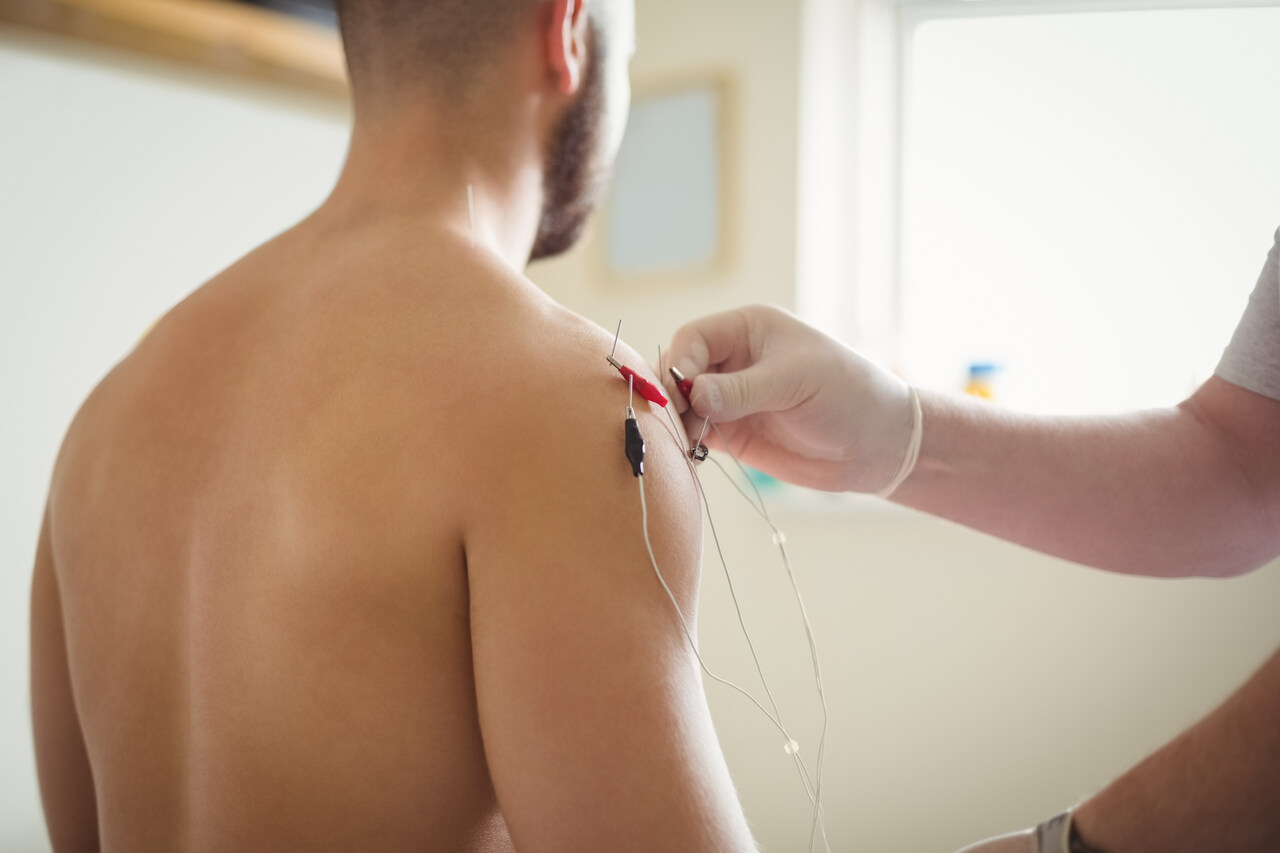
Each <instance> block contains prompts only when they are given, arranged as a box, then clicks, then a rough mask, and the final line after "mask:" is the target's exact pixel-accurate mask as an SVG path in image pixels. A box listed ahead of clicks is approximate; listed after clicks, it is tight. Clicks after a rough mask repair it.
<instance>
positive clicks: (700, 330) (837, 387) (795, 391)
mask: <svg viewBox="0 0 1280 853" xmlns="http://www.w3.org/2000/svg"><path fill="white" fill-rule="evenodd" d="M664 360H665V362H666V363H665V364H663V365H662V366H661V367H662V378H663V382H664V383H665V384H666V386H667V390H668V393H669V396H670V397H671V399H672V400H673V401H674V402H675V405H676V407H677V408H676V411H678V412H680V413H681V414H683V415H684V419H685V427H686V429H687V430H688V431H689V433H690V437H691V440H693V439H696V438H697V437H698V434H699V432H700V431H701V429H702V424H703V419H704V418H705V417H707V416H708V415H709V416H710V417H711V420H712V422H713V423H715V424H717V425H718V426H719V427H720V431H721V433H722V434H723V435H724V438H725V440H726V441H727V442H728V443H729V445H730V448H731V449H732V450H733V452H734V453H735V454H737V455H738V457H739V458H741V459H742V461H744V462H746V463H747V464H749V465H752V466H754V467H756V468H759V469H760V470H761V471H764V472H766V473H768V474H771V475H772V476H774V477H777V478H779V479H782V480H787V481H789V482H792V483H796V484H799V485H802V486H809V487H812V488H816V489H825V490H827V491H854V492H878V491H880V490H882V489H884V488H885V487H886V486H887V485H889V484H890V483H891V482H892V481H893V480H894V478H895V475H897V473H898V471H899V469H900V468H901V467H902V464H903V459H904V457H905V455H906V452H907V448H908V445H909V444H910V442H911V433H912V419H913V412H912V403H911V398H910V392H909V389H908V387H907V384H906V383H905V382H903V381H902V380H901V379H899V378H898V377H896V376H894V375H893V374H891V373H889V372H888V371H886V370H883V369H881V368H879V367H877V366H876V365H874V364H872V363H871V362H869V361H867V360H866V359H865V358H863V357H862V356H860V355H858V354H857V353H855V352H854V351H853V350H851V349H849V348H848V347H846V346H845V345H844V344H842V343H840V342H839V341H837V340H835V339H833V338H830V337H828V336H827V335H825V334H823V333H822V332H819V331H818V330H817V329H815V328H813V327H812V326H809V325H807V324H805V323H802V322H801V321H800V320H798V319H797V318H796V317H794V316H792V315H791V314H788V313H787V312H786V311H783V310H781V309H779V308H771V307H766V306H762V305H755V306H750V307H747V308H740V309H737V310H735V311H728V312H725V313H723V314H714V315H712V316H710V317H704V318H702V319H701V320H695V321H694V322H692V323H689V324H688V325H686V326H684V327H682V328H681V329H680V330H679V331H677V332H676V334H675V337H674V338H673V339H672V342H671V346H670V348H669V349H668V350H667V355H665V356H664ZM671 366H675V367H676V368H677V369H678V370H679V371H680V372H681V373H683V374H684V376H685V378H686V379H690V380H692V381H693V393H692V395H691V399H692V402H693V408H692V413H691V412H689V411H688V408H689V407H688V404H687V403H686V402H685V400H684V397H683V395H681V394H680V393H679V391H678V390H677V388H676V385H675V382H674V380H673V379H672V377H671V374H670V373H669V372H668V371H667V369H666V368H668V367H671ZM704 443H706V444H707V445H708V446H711V447H715V446H717V445H718V442H716V441H715V436H714V433H710V432H709V433H708V438H707V439H704Z"/></svg>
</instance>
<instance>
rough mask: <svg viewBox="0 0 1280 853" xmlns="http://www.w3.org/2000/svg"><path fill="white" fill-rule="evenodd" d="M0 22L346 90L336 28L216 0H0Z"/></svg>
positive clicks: (322, 89) (314, 87)
mask: <svg viewBox="0 0 1280 853" xmlns="http://www.w3.org/2000/svg"><path fill="white" fill-rule="evenodd" d="M0 22H7V23H12V24H17V25H20V26H25V27H32V28H35V29H39V30H44V31H47V32H56V33H60V34H63V35H68V36H72V37H75V38H82V39H87V40H89V41H94V42H97V43H100V44H110V45H114V46H116V47H122V48H125V49H128V50H135V51H138V52H141V53H146V54H150V55H153V56H162V57H166V58H169V59H175V60H178V61H181V62H188V63H193V64H196V65H200V66H203V67H207V68H216V69H219V70H223V71H227V72H230V73H234V74H238V75H242V76H248V77H252V78H255V79H259V80H269V81H273V82H276V83H282V84H286V85H292V86H299V87H301V88H304V89H308V90H311V91H314V92H319V93H323V94H326V95H331V96H334V97H337V98H346V97H347V96H348V90H347V77H346V64H345V62H344V59H343V56H342V44H341V41H340V39H339V38H338V34H337V32H336V31H334V30H332V29H330V28H328V27H324V26H321V25H318V24H314V23H311V22H309V21H303V20H299V19H296V18H291V17H289V16H287V15H283V14H280V13H278V12H272V11H269V10H266V9H260V8H256V7H253V6H245V5H241V4H236V3H224V2H218V0H0Z"/></svg>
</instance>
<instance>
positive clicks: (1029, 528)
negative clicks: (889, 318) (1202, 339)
mask: <svg viewBox="0 0 1280 853" xmlns="http://www.w3.org/2000/svg"><path fill="white" fill-rule="evenodd" d="M921 406H922V409H923V415H924V433H923V444H922V446H921V454H920V461H919V463H918V465H917V467H916V470H915V472H914V473H913V474H912V476H911V477H910V478H908V480H907V481H906V482H905V483H904V484H903V485H902V486H901V487H900V488H899V489H898V491H897V492H896V493H895V494H894V496H893V499H894V500H896V501H898V502H900V503H902V504H905V505H907V506H911V507H914V508H916V509H921V510H924V511H926V512H929V513H932V514H934V515H940V516H943V517H945V518H949V519H952V520H954V521H958V522H960V523H962V524H966V525H968V526H970V527H974V528H977V529H979V530H983V531H986V532H988V533H992V534H995V535H996V536H999V537H1001V538H1004V539H1008V540H1009V541H1012V542H1017V543H1019V544H1022V545H1026V546H1029V547H1032V548H1035V549H1036V550H1039V551H1044V552H1047V553H1051V554H1056V555H1058V556H1061V557H1065V558H1067V559H1070V560H1075V561H1077V562H1080V563H1085V564H1087V565H1091V566H1097V567H1099V568H1103V569H1111V570H1114V571H1122V572H1131V573H1136V574H1146V575H1161V576H1183V575H1219V576H1221V575H1233V574H1239V573H1242V572H1246V571H1249V570H1251V569H1254V568H1256V567H1258V566H1260V565H1262V564H1263V563H1265V562H1266V561H1267V560H1268V559H1270V558H1271V557H1273V556H1275V555H1276V554H1277V553H1280V401H1276V400H1272V399H1270V398H1268V397H1264V396H1261V395H1259V394H1255V393H1253V392H1251V391H1247V390H1245V389H1243V388H1240V387H1238V386H1235V385H1232V384H1230V383H1228V382H1225V381H1223V380H1222V379H1218V378H1216V377H1214V378H1212V379H1210V380H1209V381H1208V382H1206V383H1205V384H1204V385H1203V386H1201V387H1200V389H1199V390H1197V391H1196V392H1195V393H1194V394H1193V395H1192V396H1191V397H1190V398H1189V399H1188V400H1186V401H1185V402H1183V403H1182V404H1181V405H1178V406H1175V407H1172V408H1168V409H1157V410H1152V411H1144V412H1135V413H1131V414H1125V415H1114V416H1105V417H1089V418H1054V417H1042V416H1029V415H1020V414H1016V413H1013V412H1009V411H1006V410H1003V409H1000V408H997V407H995V406H991V405H988V404H985V403H983V402H982V401H977V400H968V399H962V398H952V397H948V396H945V395H941V394H936V393H929V392H922V393H921Z"/></svg>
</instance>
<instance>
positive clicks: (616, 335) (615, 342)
mask: <svg viewBox="0 0 1280 853" xmlns="http://www.w3.org/2000/svg"><path fill="white" fill-rule="evenodd" d="M621 335H622V321H621V320H619V321H618V331H616V332H614V333H613V349H611V350H609V358H610V359H611V360H612V358H613V357H614V356H615V355H617V354H618V338H619V337H621Z"/></svg>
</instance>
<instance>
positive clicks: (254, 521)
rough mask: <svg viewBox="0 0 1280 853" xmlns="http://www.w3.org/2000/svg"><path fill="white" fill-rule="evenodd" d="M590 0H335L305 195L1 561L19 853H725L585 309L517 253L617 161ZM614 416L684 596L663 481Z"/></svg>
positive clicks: (686, 673)
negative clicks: (23, 818)
mask: <svg viewBox="0 0 1280 853" xmlns="http://www.w3.org/2000/svg"><path fill="white" fill-rule="evenodd" d="M590 7H591V8H592V9H593V10H594V12H593V14H596V15H597V16H598V17H599V21H597V22H596V24H595V25H593V24H592V23H591V19H589V17H588V13H587V12H586V11H585V8H586V7H584V6H583V4H582V3H578V2H568V1H567V0H546V2H533V0H484V2H471V0H468V2H460V0H432V2H430V3H419V2H399V0H359V2H341V0H340V2H339V4H338V8H339V15H340V18H341V19H342V23H343V35H344V39H345V40H346V42H347V52H348V58H349V61H350V67H351V70H352V80H353V87H354V95H355V104H356V122H355V130H354V133H353V139H352V146H351V151H350V154H349V157H348V161H347V163H346V165H345V167H344V169H343V174H342V176H341V178H340V180H339V182H338V185H337V187H336V188H335V189H334V191H333V194H332V195H331V196H330V198H329V199H328V200H327V201H326V202H325V204H324V205H322V206H321V208H320V209H319V210H318V211H317V212H316V213H315V214H313V215H312V216H311V217H309V218H308V219H307V220H306V221H304V222H303V223H301V224H300V225H298V226H297V227H295V228H293V229H291V230H290V231H288V232H286V233H285V234H283V235H281V236H280V237H278V238H276V239H275V240H273V241H271V242H269V243H268V244H266V245H265V246H263V247H262V248H260V249H258V250H257V251H255V252H253V253H251V254H250V255H249V256H247V257H246V258H244V259H243V260H241V261H240V262H239V263H237V264H236V265H234V266H233V267H231V268H230V269H229V270H227V271H226V272H224V273H223V274H221V275H219V276H218V277H216V278H215V279H214V280H213V281H211V282H209V283H208V284H206V285H205V286H204V287H202V288H200V289H199V290H198V291H196V292H195V293H194V294H193V295H192V296H191V297H190V298H188V299H187V300H186V301H184V302H183V303H182V304H181V305H179V306H178V307H177V308H175V309H174V310H173V311H172V312H170V313H169V315H168V316H167V317H165V318H164V319H163V320H162V321H161V322H160V323H159V325H158V326H157V327H156V328H155V329H154V331H152V332H151V334H150V335H148V336H147V338H146V339H145V340H143V341H142V342H141V343H140V344H139V346H138V347H137V349H136V351H135V352H134V353H132V354H131V355H130V356H129V357H128V358H126V359H125V360H124V361H123V362H122V363H121V364H120V365H119V366H118V367H117V368H116V369H115V370H113V371H112V372H111V373H110V374H109V375H108V376H107V378H106V379H105V380H103V382H102V383H101V385H100V386H99V387H98V388H97V389H96V390H95V391H94V393H93V394H92V395H91V396H90V398H89V399H88V401H86V403H85V404H84V406H83V408H82V409H81V411H80V413H79V415H78V416H77V418H76V420H75V422H74V423H73V425H72V427H71V429H70V431H69V433H68V435H67V438H66V441H65V442H64V445H63V450H62V453H61V455H60V457H59V460H58V463H57V465H56V467H55V471H54V477H53V484H52V488H51V491H50V496H49V503H48V509H47V511H46V515H45V523H44V527H43V530H42V534H41V541H40V545H39V548H38V551H37V558H36V567H35V575H34V582H33V586H32V700H33V719H34V728H35V739H36V754H37V763H38V766H39V772H40V785H41V795H42V799H43V802H44V807H45V813H46V818H47V822H48V824H49V829H50V834H51V836H52V838H53V842H54V848H55V851H57V853H63V851H81V850H85V851H88V850H99V849H101V850H105V851H122V853H147V852H148V851H157V853H183V851H247V850H253V851H298V850H306V851H326V850H357V849H358V850H379V851H399V850H405V851H407V850H440V851H506V850H511V849H516V850H519V851H521V853H529V851H556V853H564V851H572V850H582V851H592V852H593V853H595V852H596V851H600V850H613V851H621V850H637V851H641V850H643V851H654V850H682V851H702V850H708V851H709V850H729V849H734V850H737V849H751V847H752V843H751V840H750V833H749V831H748V830H747V827H746V823H745V820H744V819H743V816H742V813H741V809H740V807H739V806H738V803H737V800H736V797H735V796H734V792H733V787H732V784H731V782H730V780H729V777H728V773H727V770H726V768H725V765H724V761H723V758H722V756H721V754H720V751H719V747H718V744H717V743H716V740H715V735H714V732H713V730H712V727H711V722H710V716H709V714H708V712H707V708H706V701H705V697H704V696H703V693H702V688H701V683H700V679H699V677H698V671H697V669H696V664H695V661H694V658H693V656H692V654H691V652H690V650H689V648H688V647H687V645H686V641H685V637H684V635H683V633H682V632H681V629H680V625H679V620H678V618H677V617H676V614H675V613H674V612H673V610H672V608H671V602H670V601H669V600H668V599H667V597H666V594H665V593H664V592H663V591H662V588H661V586H660V585H659V584H658V582H657V580H656V579H655V578H654V576H653V566H652V565H651V562H650V556H649V551H648V548H647V546H646V543H645V540H644V537H643V535H642V533H641V525H640V505H639V495H638V492H637V488H636V480H635V479H634V478H633V477H632V475H631V470H630V467H629V465H628V464H627V461H626V460H625V459H624V457H623V442H622V437H623V428H622V418H623V409H624V407H625V406H626V402H627V387H626V385H625V384H624V383H623V382H621V381H620V380H619V377H618V374H617V373H616V372H614V371H613V370H612V368H610V367H609V366H608V365H607V364H606V363H605V360H604V355H605V354H606V352H607V351H608V348H609V345H610V344H611V342H612V340H611V336H610V334H609V333H608V332H605V331H604V330H602V329H600V328H599V327H598V326H595V325H593V324H590V323H587V322H585V321H584V320H582V319H581V318H579V317H577V316H576V315H574V314H572V313H571V312H569V311H567V310H565V309H563V308H561V307H560V306H558V305H557V304H555V303H554V302H553V301H552V300H550V299H548V298H547V297H546V296H545V295H544V294H542V293H541V292H540V291H538V290H537V288H535V287H534V286H533V285H532V284H531V283H530V282H529V281H528V280H527V279H526V278H525V277H524V276H523V275H522V274H521V272H520V271H522V270H523V268H524V266H525V264H526V263H527V262H528V260H529V258H530V257H533V256H541V255H547V254H553V253H555V252H557V251H563V250H564V249H565V248H567V247H568V246H570V245H572V243H573V241H574V240H575V239H576V237H577V235H578V234H579V233H580V231H581V226H582V223H583V222H584V221H585V217H586V215H587V213H589V211H590V208H591V204H592V199H593V198H594V197H595V195H597V194H598V193H596V192H595V191H594V190H592V187H594V186H595V184H594V183H592V181H591V180H588V178H590V176H591V174H592V173H591V171H590V170H591V169H597V168H599V167H600V163H602V162H607V160H608V159H609V158H611V157H612V153H611V152H616V148H617V141H618V138H617V137H618V136H619V134H620V125H618V123H617V121H616V118H617V116H618V115H619V114H621V115H625V100H626V97H625V90H626V60H627V59H628V58H629V56H630V51H629V50H628V49H626V48H627V46H628V44H629V42H630V37H629V35H628V34H629V32H630V31H631V30H630V28H631V26H632V23H631V19H630V14H631V9H630V4H629V3H628V2H626V0H591V2H590ZM423 16H426V17H423ZM477 16H479V17H478V18H477ZM427 18H430V23H431V25H430V26H429V27H424V26H420V25H421V24H423V23H424V22H425V21H427ZM589 31H590V32H589ZM592 34H594V35H593V36H592ZM589 36H592V37H589ZM424 39H425V40H426V42H430V44H427V43H425V42H423V41H422V40H424ZM609 39H612V40H613V42H615V45H614V46H615V48H618V49H617V50H615V51H614V52H613V53H611V54H610V56H611V57H612V58H611V59H610V60H609V61H608V62H607V63H606V62H605V60H604V54H603V52H602V51H598V50H596V48H595V45H596V44H601V45H603V44H605V43H606V42H607V41H608V40H609ZM433 40H434V41H433ZM393 56H400V57H401V59H403V60H404V61H403V62H388V57H393ZM433 57H434V60H433V59H432V58H433ZM476 57H481V58H482V59H483V61H479V60H477V59H476ZM410 60H412V61H410ZM433 61H434V62H435V63H436V64H435V65H433V64H432V62H433ZM414 69H418V70H416V71H415V70H414ZM424 69H425V70H424ZM459 69H461V70H459ZM393 71H394V73H393ZM460 74H461V75H462V76H459V75H460ZM607 89H620V91H621V93H620V94H619V93H615V94H614V95H611V96H609V97H608V98H606V97H605V94H604V93H605V91H606V90H607ZM609 104H613V105H614V106H613V108H612V109H610V108H609ZM619 110H623V112H621V113H619V112H618V111H619ZM606 125H607V126H609V127H611V128H612V129H613V133H612V134H611V139H610V140H609V142H608V144H603V143H600V140H599V138H598V136H597V135H596V134H595V133H594V129H598V128H600V127H604V126H606ZM597 143H600V144H597ZM583 169H586V170H587V171H583ZM464 176H465V180H464ZM468 184H474V186H472V187H471V189H474V193H471V192H469V189H468ZM469 195H470V196H471V197H472V198H473V201H474V203H475V204H474V207H473V208H472V210H471V215H470V216H468V210H467V205H466V199H467V198H468V196H469ZM469 223H470V224H469ZM618 355H619V357H620V358H622V359H623V360H624V361H626V362H628V363H630V364H631V365H632V366H634V367H637V368H642V369H643V360H642V359H640V357H639V356H638V355H636V354H635V353H634V352H633V351H631V350H628V349H627V348H626V347H625V345H623V346H622V347H620V349H619V351H618ZM649 377H650V378H651V379H655V378H656V377H654V376H653V375H652V374H649ZM639 408H641V411H640V412H639V419H640V422H641V426H642V428H643V430H644V432H645V434H646V435H647V436H648V438H649V442H648V443H649V452H648V457H647V459H646V477H645V482H646V484H647V485H646V489H645V491H646V493H647V495H648V507H649V516H648V517H649V524H650V529H651V530H652V533H653V537H652V538H653V549H654V553H655V554H656V559H657V561H658V563H659V564H660V565H661V568H662V571H663V573H664V574H665V576H666V579H667V581H668V582H670V584H671V587H672V589H673V592H674V595H675V597H676V599H677V600H678V602H679V604H680V607H681V609H682V610H683V611H684V612H685V614H686V616H687V617H689V618H690V619H692V618H693V617H694V615H695V613H696V603H697V602H696V590H697V577H698V562H699V557H700V533H701V530H700V528H701V523H700V515H699V512H698V498H697V491H696V489H695V487H694V484H693V481H692V479H691V478H690V476H689V472H688V470H687V469H686V466H685V462H684V460H683V459H682V458H681V451H680V450H679V448H678V446H677V443H676V441H675V440H674V437H673V436H672V435H669V434H667V433H666V424H665V423H664V422H663V421H662V420H660V418H659V416H658V414H657V413H656V412H655V411H653V410H650V409H648V408H647V407H639Z"/></svg>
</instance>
